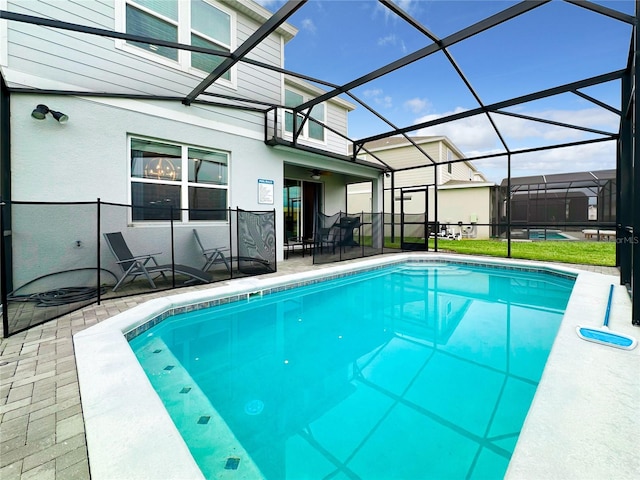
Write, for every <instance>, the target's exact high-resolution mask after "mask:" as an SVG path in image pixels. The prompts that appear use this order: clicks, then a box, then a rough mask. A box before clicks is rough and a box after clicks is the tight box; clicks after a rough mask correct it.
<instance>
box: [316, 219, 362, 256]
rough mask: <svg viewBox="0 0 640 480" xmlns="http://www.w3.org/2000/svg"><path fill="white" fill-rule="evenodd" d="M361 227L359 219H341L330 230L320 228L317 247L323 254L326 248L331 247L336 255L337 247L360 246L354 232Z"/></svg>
mask: <svg viewBox="0 0 640 480" xmlns="http://www.w3.org/2000/svg"><path fill="white" fill-rule="evenodd" d="M360 225H361V223H360V218H358V217H341V218H339V219H338V220H337V221H336V222H335V223H334V224H333V225H331V227H329V228H318V242H317V245H318V246H319V247H320V251H321V252H322V250H323V248H324V247H331V250H332V253H335V251H336V246H339V247H355V246H358V245H359V244H358V242H356V241H355V240H354V238H353V231H354V230H355V229H356V228H360Z"/></svg>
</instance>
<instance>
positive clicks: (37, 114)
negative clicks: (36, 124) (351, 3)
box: [31, 104, 69, 123]
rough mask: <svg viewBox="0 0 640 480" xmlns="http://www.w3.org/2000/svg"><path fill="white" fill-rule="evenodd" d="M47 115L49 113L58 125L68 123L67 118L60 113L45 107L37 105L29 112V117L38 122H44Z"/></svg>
mask: <svg viewBox="0 0 640 480" xmlns="http://www.w3.org/2000/svg"><path fill="white" fill-rule="evenodd" d="M47 113H50V114H51V116H52V117H53V118H55V119H56V120H57V121H58V122H60V123H67V122H68V121H69V116H68V115H65V114H64V113H62V112H56V111H55V110H49V107H47V106H46V105H42V104H40V105H37V106H36V108H34V109H33V112H31V116H32V117H33V118H36V119H38V120H44V118H45V117H46V116H47Z"/></svg>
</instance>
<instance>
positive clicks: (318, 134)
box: [284, 88, 325, 142]
mask: <svg viewBox="0 0 640 480" xmlns="http://www.w3.org/2000/svg"><path fill="white" fill-rule="evenodd" d="M308 100H310V98H305V97H304V95H302V94H300V93H298V92H294V91H293V90H289V89H288V88H287V89H285V91H284V104H285V107H289V108H293V107H297V106H298V105H301V104H303V103H304V102H306V101H308ZM309 117H310V119H309V120H307V121H306V122H305V124H304V127H303V129H302V132H300V136H301V137H302V138H310V139H313V140H318V141H320V142H324V140H325V139H324V127H323V126H322V125H319V124H318V123H316V122H313V121H311V118H314V119H316V120H318V121H319V122H322V123H325V108H324V104H323V103H319V104H317V105H314V106H313V107H311V113H310V114H309ZM302 119H303V116H302V115H300V114H298V124H297V126H298V127H299V126H300V123H301V122H302ZM284 128H285V132H287V133H293V113H292V112H289V111H287V112H285V116H284Z"/></svg>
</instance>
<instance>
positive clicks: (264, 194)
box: [258, 178, 274, 205]
mask: <svg viewBox="0 0 640 480" xmlns="http://www.w3.org/2000/svg"><path fill="white" fill-rule="evenodd" d="M273 185H274V184H273V180H265V179H264V178H259V179H258V203H263V204H268V205H273Z"/></svg>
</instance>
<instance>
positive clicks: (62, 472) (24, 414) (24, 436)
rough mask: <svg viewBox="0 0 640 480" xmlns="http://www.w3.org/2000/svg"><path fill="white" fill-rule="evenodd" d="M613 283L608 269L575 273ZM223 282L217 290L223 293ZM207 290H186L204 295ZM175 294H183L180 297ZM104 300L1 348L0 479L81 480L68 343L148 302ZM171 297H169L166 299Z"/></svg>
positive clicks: (289, 265) (300, 263)
mask: <svg viewBox="0 0 640 480" xmlns="http://www.w3.org/2000/svg"><path fill="white" fill-rule="evenodd" d="M327 266H330V265H324V266H318V265H316V266H312V264H311V258H310V257H309V256H307V257H305V258H293V256H292V258H291V259H290V260H287V261H285V262H280V263H279V264H278V272H277V273H275V274H273V275H283V274H287V273H292V272H296V271H303V270H307V269H310V268H322V267H327ZM574 267H579V268H584V269H586V270H590V271H595V272H598V273H605V274H609V275H619V272H618V270H617V269H615V268H612V267H593V266H584V267H581V266H577V265H574ZM226 283H227V282H223V283H221V284H220V285H224V284H226ZM210 287H211V285H206V286H198V287H191V288H192V289H198V288H210ZM180 291H185V290H184V289H182V290H180ZM165 294H166V292H164V293H152V294H147V295H141V296H139V297H128V298H123V299H117V300H107V301H104V302H103V303H102V304H101V305H94V306H90V307H87V308H84V309H82V310H78V311H76V312H73V313H71V314H68V315H65V316H63V317H61V318H59V319H57V320H53V321H50V322H47V323H46V324H44V325H41V326H38V327H34V328H32V329H30V330H28V331H26V332H22V333H20V334H17V335H14V336H12V337H9V338H7V339H3V340H2V342H1V343H0V478H1V479H2V480H14V479H20V480H28V479H29V480H30V479H37V480H49V479H51V480H53V479H56V480H74V479H78V480H88V479H89V478H90V474H89V463H88V459H87V447H86V441H85V432H84V422H83V417H82V408H81V404H80V393H79V388H78V376H77V372H76V363H75V356H74V351H73V342H72V335H73V334H74V333H76V332H79V331H81V330H83V329H85V328H87V327H90V326H91V325H94V324H96V323H98V322H101V321H102V320H105V319H107V318H110V317H112V316H114V315H116V314H118V313H120V312H123V311H125V310H128V309H129V308H131V307H134V306H136V305H138V304H140V303H143V302H145V301H147V300H149V299H151V298H156V297H158V296H162V295H165ZM169 294H171V293H169Z"/></svg>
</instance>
